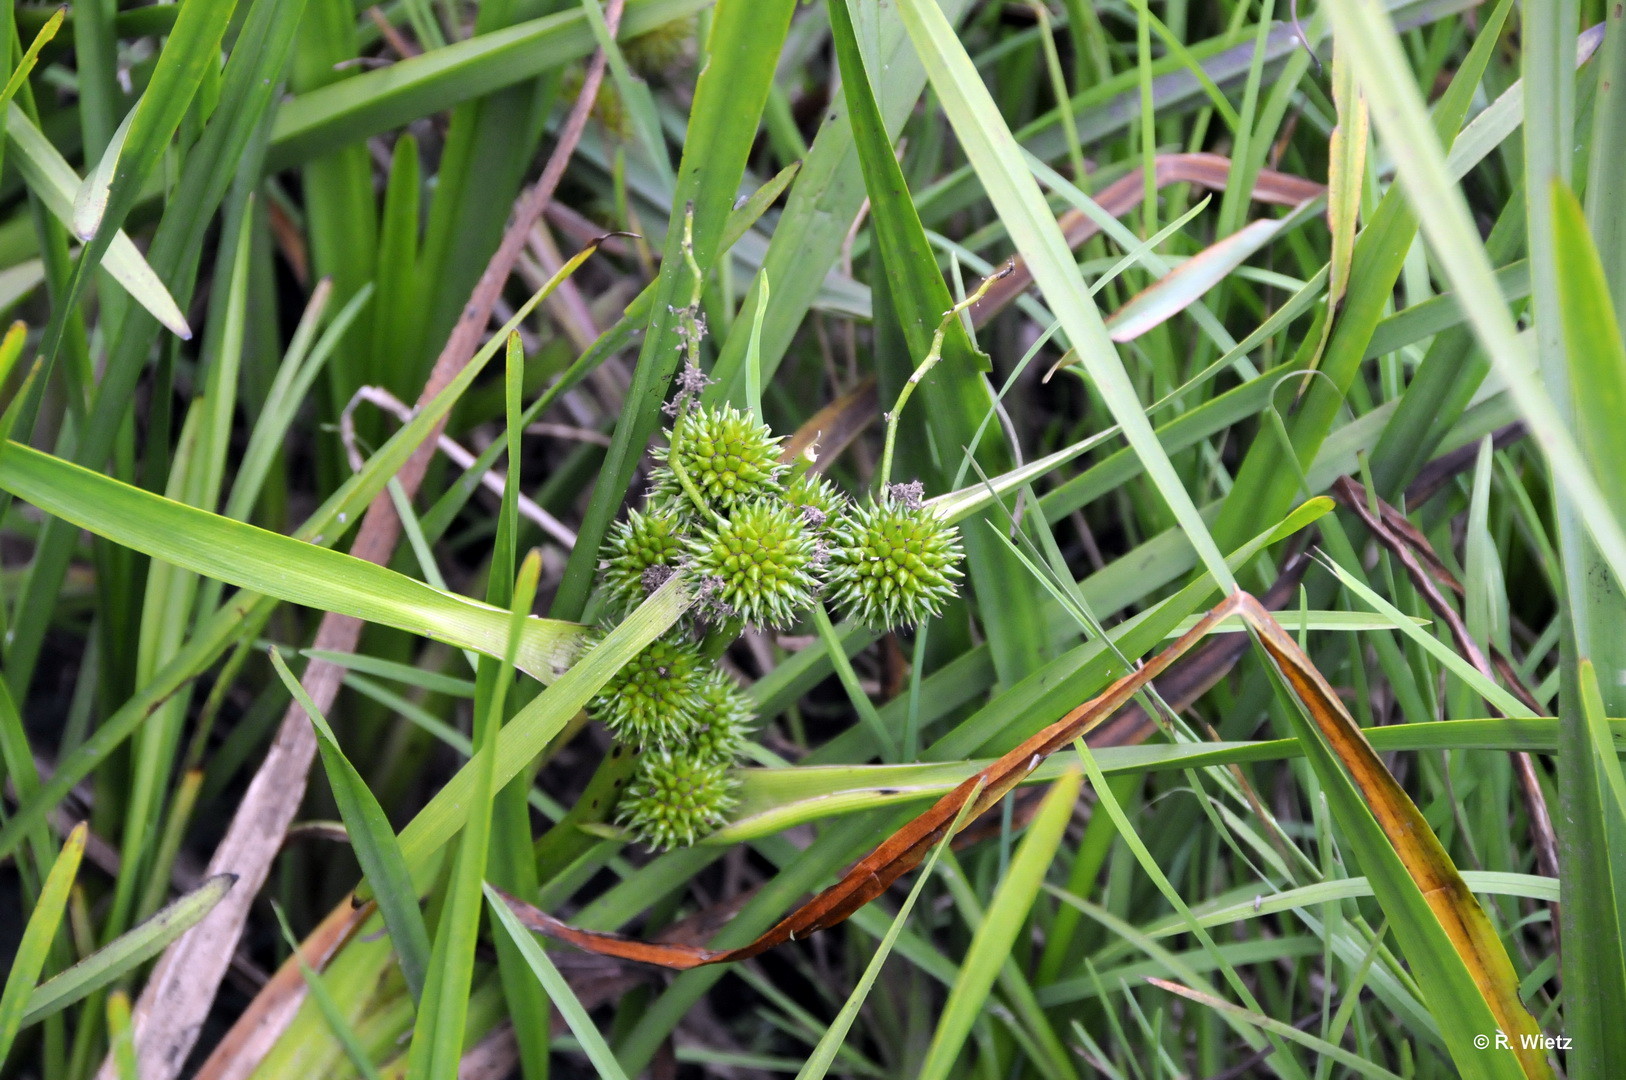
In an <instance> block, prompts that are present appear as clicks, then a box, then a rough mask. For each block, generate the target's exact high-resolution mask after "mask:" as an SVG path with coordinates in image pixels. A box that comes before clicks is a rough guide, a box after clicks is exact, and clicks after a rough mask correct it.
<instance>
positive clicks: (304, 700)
mask: <svg viewBox="0 0 1626 1080" xmlns="http://www.w3.org/2000/svg"><path fill="white" fill-rule="evenodd" d="M271 666H272V667H274V668H275V669H276V672H277V676H278V677H279V678H281V679H282V682H283V685H285V686H286V687H287V688H288V692H289V693H290V694H292V695H293V696H294V699H295V700H296V701H298V702H299V704H300V706H301V707H302V708H303V709H304V710H305V715H306V716H307V717H309V718H310V722H311V727H313V728H315V729H316V748H317V750H318V751H319V752H320V753H321V756H322V769H323V771H324V772H326V773H327V779H328V784H329V786H330V787H332V789H333V799H334V801H335V802H337V803H338V804H339V816H340V817H342V818H343V819H344V826H345V830H346V832H348V833H349V835H350V846H351V847H352V848H353V849H354V850H355V852H356V861H357V862H359V863H361V872H362V873H363V874H364V875H366V878H367V881H368V882H369V883H370V884H371V885H372V892H373V896H374V898H375V899H377V901H378V910H379V913H380V914H381V915H383V916H384V925H385V927H386V928H388V930H389V933H390V941H391V943H392V944H393V945H394V946H395V954H396V955H397V956H399V957H400V958H401V974H402V975H403V976H404V977H405V978H406V984H407V989H408V990H409V991H410V992H411V993H412V1000H413V1001H418V1000H419V999H421V998H422V996H423V985H424V977H425V973H426V972H427V971H428V969H429V930H428V928H427V926H425V924H424V920H423V912H422V911H421V910H419V908H418V893H417V890H416V889H414V888H413V887H412V875H411V874H410V873H408V871H407V866H406V860H405V859H404V858H402V856H401V848H400V845H399V844H397V843H396V840H395V830H394V829H392V828H390V819H389V818H388V817H387V816H386V815H385V813H384V808H383V807H382V806H380V805H379V804H378V799H377V798H375V797H374V796H373V793H372V789H370V788H369V787H368V786H367V781H366V780H363V779H362V776H361V773H360V772H358V771H357V770H356V767H355V766H354V765H352V764H350V759H349V758H347V757H345V756H344V751H343V750H341V749H339V740H338V738H337V737H336V736H335V735H334V734H333V729H332V728H331V727H329V726H328V722H327V718H326V717H325V716H323V715H322V711H321V710H320V709H318V708H317V707H316V703H315V702H314V701H312V700H311V699H310V695H309V694H307V693H306V692H305V687H304V685H303V684H302V683H301V682H300V681H299V679H298V678H296V677H295V676H294V673H293V672H291V671H289V670H288V665H287V663H286V662H285V661H284V660H283V659H282V653H281V652H279V651H278V650H276V649H272V650H271Z"/></svg>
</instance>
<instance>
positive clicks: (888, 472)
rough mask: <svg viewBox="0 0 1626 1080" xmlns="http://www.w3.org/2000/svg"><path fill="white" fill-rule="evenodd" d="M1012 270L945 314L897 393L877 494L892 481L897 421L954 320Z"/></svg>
mask: <svg viewBox="0 0 1626 1080" xmlns="http://www.w3.org/2000/svg"><path fill="white" fill-rule="evenodd" d="M1012 269H1014V268H1013V267H1012V266H1010V265H1007V266H1006V267H1005V268H1004V269H1003V270H1001V271H1000V272H999V273H997V274H993V275H991V276H989V277H988V278H986V279H984V281H983V283H982V284H981V285H978V286H977V290H976V291H975V292H973V293H972V294H971V295H970V296H967V297H966V298H965V299H964V300H961V301H960V302H959V303H957V304H955V305H954V306H953V307H951V308H949V309H948V310H947V311H946V312H944V313H943V318H942V320H941V321H940V322H939V323H938V324H937V331H936V332H935V333H933V334H932V346H931V348H930V349H928V350H927V351H926V358H925V359H924V360H922V361H921V362H920V366H919V367H917V368H915V372H914V374H913V375H910V376H909V380H908V381H907V382H905V383H904V384H903V389H902V390H899V391H898V400H897V401H896V402H895V403H894V404H893V406H892V411H891V412H889V413H887V414H886V444H885V446H884V447H883V449H882V450H881V467H880V469H879V470H877V472H876V474H875V475H876V485H877V488H878V490H880V491H885V490H886V485H887V483H888V482H890V480H891V479H892V450H893V447H894V445H895V444H896V443H897V441H898V418H899V417H900V416H902V415H903V407H904V405H906V404H907V403H908V401H909V399H910V398H911V397H912V396H913V395H914V392H915V387H917V386H919V385H920V383H921V380H922V379H924V378H925V377H926V373H927V372H929V371H931V369H932V368H934V367H936V366H937V362H938V361H939V360H941V359H942V358H943V338H944V337H945V336H947V334H948V328H949V327H950V326H951V325H953V323H952V320H953V319H954V318H955V317H957V316H958V315H959V314H960V312H962V311H964V310H965V309H966V308H968V307H970V306H971V305H973V304H975V303H976V302H977V301H978V300H981V299H982V298H983V296H984V295H986V294H987V292H988V290H989V289H991V288H993V285H994V282H996V281H998V280H999V279H1000V278H1002V277H1005V276H1007V275H1009V274H1010V273H1011V271H1012Z"/></svg>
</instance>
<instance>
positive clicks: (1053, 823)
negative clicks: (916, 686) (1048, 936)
mask: <svg viewBox="0 0 1626 1080" xmlns="http://www.w3.org/2000/svg"><path fill="white" fill-rule="evenodd" d="M1082 787H1083V776H1082V775H1081V774H1080V773H1079V772H1078V771H1077V770H1073V771H1070V772H1067V773H1064V774H1063V775H1062V777H1061V779H1059V780H1057V781H1056V783H1055V785H1054V786H1052V787H1051V789H1050V791H1049V793H1048V794H1046V795H1045V797H1044V802H1043V803H1041V804H1040V806H1039V811H1038V813H1037V814H1035V815H1034V818H1033V823H1032V824H1031V825H1029V826H1028V831H1027V835H1025V836H1024V837H1022V842H1021V843H1020V844H1019V845H1017V848H1016V853H1015V854H1014V855H1013V856H1012V857H1011V862H1010V867H1009V869H1008V870H1007V871H1006V872H1005V877H1004V879H1003V880H1002V881H1001V882H1000V883H999V888H998V889H997V890H995V892H994V896H993V899H992V900H991V901H989V903H988V912H987V917H986V918H985V919H984V920H983V923H982V925H981V926H979V927H977V928H976V932H975V933H974V934H973V935H972V938H971V945H970V947H969V948H968V949H967V950H966V956H965V960H964V961H963V962H962V963H961V965H960V973H959V975H958V977H957V978H956V979H955V982H954V986H953V988H952V989H951V990H950V991H949V996H948V1000H947V1001H946V1002H945V1003H944V1004H943V1010H942V1015H941V1017H940V1018H939V1020H938V1022H937V1029H936V1031H934V1032H933V1034H932V1041H931V1046H930V1047H928V1048H927V1050H926V1060H925V1061H924V1062H923V1063H922V1064H921V1066H920V1080H947V1078H948V1077H950V1076H955V1075H963V1071H962V1072H957V1071H956V1063H957V1062H958V1061H959V1059H960V1053H961V1050H962V1049H963V1047H964V1046H965V1041H966V1038H967V1037H968V1036H969V1035H970V1034H971V1026H972V1024H973V1023H975V1022H976V1019H977V1017H978V1015H979V1014H981V1013H982V1012H983V1011H984V1010H985V1009H987V1008H988V995H989V993H990V992H991V991H992V990H993V986H994V980H995V979H996V978H997V977H998V976H999V971H1000V968H1001V967H1002V966H1003V965H1004V963H1005V961H1006V960H1007V958H1008V957H1009V956H1010V951H1011V945H1012V944H1013V943H1014V942H1015V941H1016V936H1017V934H1019V933H1020V932H1021V930H1022V927H1023V926H1024V925H1026V923H1027V917H1028V911H1029V909H1031V908H1032V907H1033V901H1034V900H1035V899H1036V898H1037V897H1038V895H1039V892H1040V889H1041V888H1042V886H1043V885H1044V877H1045V873H1046V871H1048V870H1049V868H1050V863H1051V861H1052V860H1053V859H1054V858H1055V856H1056V849H1057V847H1059V846H1060V844H1061V837H1062V831H1063V830H1064V829H1065V828H1066V827H1067V822H1068V821H1069V820H1071V819H1072V816H1073V807H1074V806H1075V805H1076V804H1077V802H1078V795H1079V791H1080V790H1081V789H1082Z"/></svg>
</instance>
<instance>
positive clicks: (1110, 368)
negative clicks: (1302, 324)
mask: <svg viewBox="0 0 1626 1080" xmlns="http://www.w3.org/2000/svg"><path fill="white" fill-rule="evenodd" d="M898 10H899V13H900V14H901V15H902V17H903V20H904V26H905V28H906V29H907V30H908V32H909V36H910V38H911V39H912V40H913V41H914V43H915V48H916V50H917V51H918V52H919V53H920V55H921V59H922V61H923V62H924V63H925V65H926V72H927V75H928V77H929V78H930V79H931V83H932V87H933V89H935V90H936V91H937V94H938V97H939V98H940V99H941V100H942V103H943V108H944V110H945V112H947V114H948V117H949V121H950V123H951V124H952V125H953V127H954V131H955V133H956V134H957V135H958V136H959V137H960V141H961V143H962V145H963V146H964V147H965V150H966V154H967V156H968V157H969V158H970V159H971V163H972V165H973V167H974V168H975V169H976V170H977V175H978V176H979V177H980V178H981V179H982V183H983V187H984V188H985V189H986V190H987V191H988V196H989V198H990V199H991V200H992V201H993V204H994V209H995V210H996V211H997V212H998V213H999V216H1000V220H1001V221H1002V222H1004V224H1005V227H1006V229H1007V231H1009V233H1010V235H1011V239H1012V240H1014V241H1015V243H1016V248H1017V250H1018V251H1019V252H1021V253H1022V257H1023V259H1024V260H1026V262H1027V264H1028V266H1029V267H1030V268H1031V269H1032V271H1033V276H1034V280H1035V281H1036V282H1037V283H1038V285H1039V288H1040V290H1041V291H1042V292H1043V293H1044V295H1045V298H1046V300H1047V301H1048V302H1049V304H1050V307H1051V310H1053V311H1055V312H1056V313H1057V315H1058V316H1059V317H1060V319H1061V323H1062V328H1063V330H1064V331H1065V332H1066V334H1067V338H1068V341H1069V343H1070V344H1071V345H1072V347H1073V348H1075V349H1077V350H1078V353H1079V357H1080V359H1081V361H1082V363H1083V364H1084V367H1085V370H1086V371H1087V372H1088V373H1089V376H1090V379H1091V381H1092V382H1093V383H1094V385H1095V388H1096V390H1097V391H1098V392H1099V393H1100V394H1101V396H1102V398H1103V400H1104V401H1105V402H1106V405H1107V408H1108V409H1109V410H1110V411H1111V413H1112V418H1113V419H1114V420H1116V421H1117V422H1118V425H1119V427H1121V428H1122V429H1123V432H1124V437H1125V438H1126V439H1127V440H1128V441H1129V445H1130V446H1132V447H1133V448H1134V449H1135V452H1136V453H1137V454H1138V455H1139V456H1140V458H1141V461H1142V463H1143V465H1144V467H1145V469H1146V473H1147V475H1148V476H1149V477H1150V478H1151V480H1152V482H1153V484H1154V485H1155V486H1156V487H1157V490H1158V492H1159V494H1161V495H1162V497H1163V499H1164V501H1165V502H1166V503H1167V504H1168V506H1169V509H1170V510H1171V511H1172V512H1173V514H1174V516H1175V519H1176V520H1177V521H1178V522H1179V523H1180V525H1181V527H1182V529H1183V530H1184V531H1185V533H1186V536H1187V538H1188V539H1189V540H1190V541H1191V544H1192V546H1193V547H1195V548H1196V549H1197V553H1198V557H1199V558H1200V560H1201V561H1202V563H1203V565H1204V566H1206V567H1207V568H1208V571H1209V573H1211V574H1212V575H1213V576H1214V580H1215V581H1217V582H1218V583H1219V584H1220V587H1221V588H1222V589H1223V590H1226V591H1229V590H1230V589H1231V588H1233V587H1234V586H1235V579H1234V578H1233V577H1232V576H1231V571H1230V568H1229V567H1227V566H1226V564H1225V558H1224V556H1222V555H1221V554H1220V551H1219V548H1218V547H1217V546H1216V545H1215V543H1214V539H1213V537H1212V536H1210V535H1209V532H1208V526H1207V525H1206V524H1205V523H1204V522H1203V520H1202V517H1201V515H1199V514H1198V513H1197V508H1196V506H1195V504H1193V503H1192V501H1191V495H1190V493H1188V492H1187V491H1186V489H1185V486H1184V485H1183V484H1182V483H1181V481H1180V478H1179V476H1178V474H1176V472H1175V471H1174V466H1173V465H1172V464H1171V463H1170V461H1169V459H1168V456H1167V455H1166V454H1165V453H1164V452H1163V447H1162V445H1161V444H1159V443H1158V441H1157V436H1156V434H1154V433H1153V431H1152V426H1151V424H1150V423H1149V422H1148V421H1147V419H1146V413H1145V411H1144V408H1143V406H1142V405H1141V403H1140V400H1139V398H1138V397H1137V396H1136V394H1135V389H1134V386H1133V385H1132V384H1131V382H1130V380H1129V376H1128V374H1127V373H1126V372H1125V371H1124V368H1123V363H1122V361H1121V360H1120V359H1119V357H1118V354H1117V350H1116V348H1115V347H1114V346H1113V343H1112V341H1111V339H1110V338H1109V337H1108V336H1107V331H1106V327H1105V325H1104V324H1103V323H1102V321H1101V313H1100V312H1099V311H1098V310H1097V309H1096V307H1095V303H1094V301H1093V300H1091V299H1090V297H1089V293H1088V290H1087V289H1086V288H1085V286H1084V283H1083V281H1082V280H1081V279H1080V277H1079V275H1078V271H1077V268H1076V267H1075V265H1074V262H1073V256H1072V251H1071V250H1070V249H1069V248H1068V246H1067V242H1066V240H1065V239H1063V237H1062V235H1061V229H1060V227H1059V226H1058V225H1057V224H1056V219H1055V217H1054V216H1053V215H1052V214H1051V212H1050V208H1049V206H1048V205H1047V204H1046V202H1045V200H1044V196H1043V195H1042V194H1041V193H1040V191H1039V186H1038V184H1037V183H1035V181H1034V179H1033V176H1032V175H1031V174H1030V173H1029V172H1028V170H1027V168H1026V166H1025V163H1024V160H1023V157H1022V152H1021V148H1020V147H1019V146H1018V145H1017V142H1016V140H1015V139H1014V138H1013V137H1012V136H1011V133H1010V129H1009V128H1007V127H1006V126H1005V121H1004V118H1003V117H1002V116H1001V115H1000V113H999V110H998V108H997V107H996V106H995V104H994V101H993V99H992V98H991V97H990V96H989V94H988V90H987V88H986V87H985V86H984V85H983V82H982V76H981V75H980V74H979V73H978V72H977V69H976V67H975V65H973V64H972V62H971V58H970V57H969V56H967V55H966V52H965V48H964V46H962V45H961V44H960V42H959V39H958V38H956V37H955V35H954V31H953V28H952V27H950V26H949V25H948V22H947V21H946V20H945V19H944V18H943V15H942V13H941V12H940V11H939V10H938V9H937V7H936V5H935V4H931V5H929V4H927V3H926V0H899V4H898Z"/></svg>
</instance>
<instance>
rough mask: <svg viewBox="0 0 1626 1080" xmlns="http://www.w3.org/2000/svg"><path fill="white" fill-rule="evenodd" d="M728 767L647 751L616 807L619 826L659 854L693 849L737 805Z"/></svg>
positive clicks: (667, 752)
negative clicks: (697, 841)
mask: <svg viewBox="0 0 1626 1080" xmlns="http://www.w3.org/2000/svg"><path fill="white" fill-rule="evenodd" d="M732 788H733V785H732V783H731V781H730V779H729V775H728V766H727V765H725V764H724V763H722V762H720V761H714V760H711V759H708V758H705V757H702V756H700V755H698V754H695V753H692V752H690V751H685V750H655V751H646V752H645V753H644V755H643V757H642V758H641V759H640V760H639V762H638V766H637V768H636V770H635V771H634V773H633V778H632V783H630V784H628V785H627V790H626V793H625V794H623V795H622V796H621V801H620V802H619V803H618V804H617V806H616V820H617V821H618V822H619V823H620V824H622V825H624V826H626V828H627V829H629V830H630V831H631V832H632V834H633V835H634V836H635V837H637V838H638V839H639V840H640V841H642V842H643V843H645V844H647V845H649V846H650V847H652V848H656V849H666V848H674V847H681V846H684V845H686V844H692V843H694V842H695V841H696V840H698V839H700V838H701V837H702V836H704V835H706V834H707V833H709V832H711V831H712V830H713V829H715V828H716V827H717V826H718V825H721V824H722V823H723V820H724V819H723V815H724V813H725V812H726V811H727V810H728V809H729V807H731V806H733V805H734V795H733V790H732Z"/></svg>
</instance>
